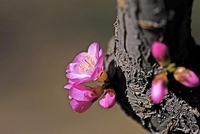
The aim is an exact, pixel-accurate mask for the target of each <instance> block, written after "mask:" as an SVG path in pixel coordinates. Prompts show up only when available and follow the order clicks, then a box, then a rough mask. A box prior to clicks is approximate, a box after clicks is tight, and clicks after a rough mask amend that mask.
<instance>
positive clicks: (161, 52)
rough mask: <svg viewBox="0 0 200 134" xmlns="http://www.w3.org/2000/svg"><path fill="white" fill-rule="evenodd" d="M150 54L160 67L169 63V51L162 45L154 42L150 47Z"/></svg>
mask: <svg viewBox="0 0 200 134" xmlns="http://www.w3.org/2000/svg"><path fill="white" fill-rule="evenodd" d="M151 53H152V56H153V57H154V58H155V59H156V61H157V62H158V63H159V64H160V65H161V66H166V65H168V64H169V63H170V58H169V50H168V47H167V46H166V45H165V44H164V43H162V42H158V41H155V42H154V43H153V44H152V46H151Z"/></svg>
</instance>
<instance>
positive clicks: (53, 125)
mask: <svg viewBox="0 0 200 134" xmlns="http://www.w3.org/2000/svg"><path fill="white" fill-rule="evenodd" d="M199 8H200V1H197V0H195V3H194V9H193V11H194V12H193V19H192V30H193V35H194V37H195V38H196V40H197V41H199V42H200V37H199V34H200V26H199V24H200V15H199V14H198V13H199V12H200V10H199ZM115 16H116V10H115V0H110V1H107V0H101V1H94V0H56V1H55V0H0V133H1V134H122V133H124V134H133V133H134V134H143V133H147V132H146V131H145V130H144V129H143V128H142V127H141V126H140V125H139V124H137V123H136V122H135V121H133V120H131V119H130V118H129V117H127V116H126V115H125V114H124V112H123V111H122V110H121V109H120V108H119V106H118V105H115V107H114V108H112V109H110V110H103V109H101V108H100V107H99V106H98V104H95V105H93V106H92V107H91V108H90V109H89V110H88V111H87V112H86V113H83V114H77V113H75V112H72V111H71V109H70V107H69V105H68V99H66V98H67V93H66V91H65V89H64V88H63V85H64V84H65V83H66V79H65V78H64V74H65V66H66V65H67V64H68V63H69V62H70V60H71V59H72V58H73V57H74V55H75V54H77V53H78V52H80V51H83V50H86V49H87V47H88V45H89V43H91V42H92V41H99V42H100V43H101V44H102V47H103V48H104V49H106V44H107V42H108V41H109V39H110V37H112V35H113V23H114V21H115Z"/></svg>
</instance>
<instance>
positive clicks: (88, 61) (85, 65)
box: [79, 54, 95, 73]
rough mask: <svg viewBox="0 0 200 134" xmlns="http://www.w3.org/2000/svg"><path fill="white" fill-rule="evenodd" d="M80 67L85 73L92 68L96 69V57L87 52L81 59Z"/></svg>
mask: <svg viewBox="0 0 200 134" xmlns="http://www.w3.org/2000/svg"><path fill="white" fill-rule="evenodd" d="M79 67H80V69H81V71H82V72H84V73H89V72H91V71H92V70H94V67H95V58H94V57H91V56H90V55H89V54H87V55H86V56H85V57H84V58H83V59H82V61H81V63H80V65H79Z"/></svg>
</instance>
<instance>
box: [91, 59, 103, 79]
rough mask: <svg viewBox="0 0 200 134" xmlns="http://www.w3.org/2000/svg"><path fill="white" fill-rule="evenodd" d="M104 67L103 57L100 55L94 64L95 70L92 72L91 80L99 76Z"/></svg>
mask: <svg viewBox="0 0 200 134" xmlns="http://www.w3.org/2000/svg"><path fill="white" fill-rule="evenodd" d="M103 69H104V57H103V56H101V57H99V59H98V63H97V64H96V66H95V70H94V72H93V74H92V78H93V80H97V79H98V78H99V77H100V74H101V73H102V72H103Z"/></svg>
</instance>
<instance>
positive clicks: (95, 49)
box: [88, 42, 99, 58]
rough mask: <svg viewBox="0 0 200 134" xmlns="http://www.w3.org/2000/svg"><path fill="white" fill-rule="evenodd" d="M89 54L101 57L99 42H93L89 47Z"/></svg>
mask: <svg viewBox="0 0 200 134" xmlns="http://www.w3.org/2000/svg"><path fill="white" fill-rule="evenodd" d="M88 54H89V55H91V56H92V57H95V58H98V57H99V43H98V42H93V43H92V44H91V45H90V46H89V48H88Z"/></svg>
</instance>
